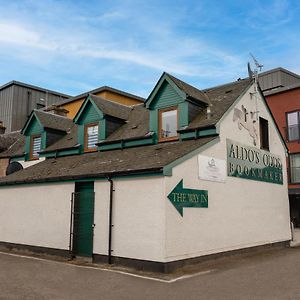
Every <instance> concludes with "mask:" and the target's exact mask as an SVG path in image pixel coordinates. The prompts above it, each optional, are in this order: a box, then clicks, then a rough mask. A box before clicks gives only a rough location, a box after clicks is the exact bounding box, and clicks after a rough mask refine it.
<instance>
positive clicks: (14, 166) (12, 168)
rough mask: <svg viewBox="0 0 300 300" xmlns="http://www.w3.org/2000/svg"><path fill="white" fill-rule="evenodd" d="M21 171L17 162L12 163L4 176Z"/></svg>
mask: <svg viewBox="0 0 300 300" xmlns="http://www.w3.org/2000/svg"><path fill="white" fill-rule="evenodd" d="M22 169H23V166H22V165H21V164H20V163H19V162H17V161H13V162H11V163H10V164H9V165H8V166H7V168H6V175H10V174H12V173H15V172H17V171H20V170H22Z"/></svg>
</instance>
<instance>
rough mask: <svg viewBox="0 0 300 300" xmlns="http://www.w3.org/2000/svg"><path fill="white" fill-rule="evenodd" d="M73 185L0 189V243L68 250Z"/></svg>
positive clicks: (21, 186) (24, 186)
mask: <svg viewBox="0 0 300 300" xmlns="http://www.w3.org/2000/svg"><path fill="white" fill-rule="evenodd" d="M73 191H74V183H63V184H58V183H56V184H36V185H19V186H13V187H1V188H0V220H1V226H0V241H2V242H9V243H16V244H26V245H34V246H41V247H49V248H57V249H68V247H69V233H70V213H71V201H70V200H71V194H72V192H73Z"/></svg>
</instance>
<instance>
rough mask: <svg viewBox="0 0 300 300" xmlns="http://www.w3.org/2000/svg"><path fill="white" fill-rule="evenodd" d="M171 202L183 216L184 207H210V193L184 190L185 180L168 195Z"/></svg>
mask: <svg viewBox="0 0 300 300" xmlns="http://www.w3.org/2000/svg"><path fill="white" fill-rule="evenodd" d="M168 198H169V200H170V201H171V203H172V204H173V205H174V207H175V208H176V209H177V211H178V212H179V213H180V215H181V216H183V208H184V207H208V191H206V190H194V189H185V188H183V179H181V181H180V182H179V183H178V184H177V185H176V187H175V188H174V189H173V191H172V192H171V193H170V194H169V195H168Z"/></svg>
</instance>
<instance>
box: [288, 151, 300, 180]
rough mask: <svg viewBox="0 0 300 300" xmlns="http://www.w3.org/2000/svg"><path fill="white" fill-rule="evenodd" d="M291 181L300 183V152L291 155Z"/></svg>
mask: <svg viewBox="0 0 300 300" xmlns="http://www.w3.org/2000/svg"><path fill="white" fill-rule="evenodd" d="M290 177H291V183H300V153H298V154H291V155H290Z"/></svg>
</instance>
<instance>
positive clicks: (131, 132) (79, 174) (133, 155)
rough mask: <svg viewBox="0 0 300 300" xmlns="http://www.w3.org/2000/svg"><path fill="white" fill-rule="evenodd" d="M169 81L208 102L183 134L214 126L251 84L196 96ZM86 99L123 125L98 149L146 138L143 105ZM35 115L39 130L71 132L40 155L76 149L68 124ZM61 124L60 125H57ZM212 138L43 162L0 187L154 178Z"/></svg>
mask: <svg viewBox="0 0 300 300" xmlns="http://www.w3.org/2000/svg"><path fill="white" fill-rule="evenodd" d="M172 80H173V81H174V83H175V84H176V85H177V86H178V87H179V88H181V89H184V90H185V93H187V92H188V91H189V95H191V97H193V98H194V97H196V96H197V97H200V96H201V97H202V99H203V95H205V97H206V99H209V100H208V103H209V106H210V107H211V117H210V118H208V117H207V113H206V108H205V109H203V110H202V111H201V112H200V113H198V115H196V117H195V118H194V119H193V120H192V121H191V122H190V124H189V126H188V127H187V128H185V129H181V131H184V130H193V129H196V128H203V127H207V126H215V125H216V123H217V122H218V121H219V120H220V119H221V118H222V116H223V115H224V113H225V112H226V111H227V110H228V109H229V108H230V107H231V105H232V104H233V103H234V102H235V101H236V100H237V98H238V97H240V96H241V95H242V94H243V93H244V92H245V91H246V90H247V88H248V87H250V84H251V83H252V80H250V79H243V80H238V81H236V82H232V83H229V84H225V85H220V86H217V87H212V88H209V89H205V90H202V91H199V90H197V89H194V88H193V87H191V86H189V85H187V84H186V83H184V82H182V81H180V80H179V79H177V78H175V77H173V76H172ZM196 90H197V91H196ZM198 91H199V92H198ZM196 94H197V95H196ZM192 95H193V96H192ZM91 99H92V100H93V101H94V102H95V104H96V105H97V106H98V107H99V109H101V111H103V112H104V114H106V115H109V116H112V117H115V118H118V119H122V120H124V124H123V125H121V126H120V127H119V128H118V129H117V130H116V131H114V132H113V133H112V134H111V135H110V136H109V137H108V138H107V139H106V140H105V141H104V143H105V142H112V141H117V140H126V139H132V138H139V137H144V136H145V135H147V134H149V110H148V109H146V108H145V106H144V104H139V105H135V106H132V107H127V106H124V105H121V104H117V103H115V102H111V101H109V100H106V99H103V98H101V97H97V96H94V95H91ZM36 113H37V115H38V117H39V119H41V122H42V123H43V124H44V126H45V127H50V128H59V129H61V128H62V126H64V127H63V128H64V130H66V128H67V127H68V128H70V127H71V126H70V124H72V127H71V130H68V131H67V134H66V135H65V136H64V137H63V138H62V139H60V140H59V141H57V142H56V143H55V144H53V145H51V146H50V147H48V148H47V149H45V152H48V151H55V150H59V149H67V148H74V147H78V146H79V145H78V141H77V125H76V124H73V123H72V121H71V120H69V119H67V118H64V117H61V116H55V115H51V114H49V113H45V112H40V111H39V112H36ZM49 115H51V116H49ZM53 117H54V118H53ZM62 119H64V120H65V121H62ZM63 122H65V123H63ZM62 124H64V125H62ZM215 138H216V136H212V137H206V138H200V139H197V140H186V141H176V142H167V143H159V144H156V145H147V146H140V147H134V148H125V149H123V150H110V151H103V152H94V153H84V154H81V155H72V156H65V157H58V158H48V159H46V160H45V161H43V162H40V163H38V164H36V165H34V166H32V167H29V168H27V169H24V170H21V171H19V172H16V173H14V174H11V175H9V176H7V177H4V178H2V179H0V184H13V183H15V182H20V183H21V182H24V183H25V182H42V181H48V180H50V181H56V180H58V179H59V180H63V179H65V180H67V179H76V178H83V177H84V178H89V177H101V176H107V175H110V174H125V173H139V172H146V170H148V171H149V170H150V171H155V172H158V171H161V170H162V168H163V167H164V166H166V165H167V164H169V163H171V162H173V161H174V160H176V159H178V158H180V157H182V156H184V155H186V154H188V153H189V152H191V151H193V150H194V149H197V148H199V147H201V146H202V145H204V144H206V143H207V142H209V141H212V140H213V139H215Z"/></svg>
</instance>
